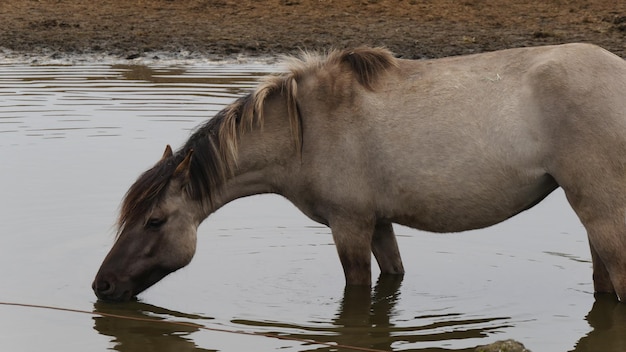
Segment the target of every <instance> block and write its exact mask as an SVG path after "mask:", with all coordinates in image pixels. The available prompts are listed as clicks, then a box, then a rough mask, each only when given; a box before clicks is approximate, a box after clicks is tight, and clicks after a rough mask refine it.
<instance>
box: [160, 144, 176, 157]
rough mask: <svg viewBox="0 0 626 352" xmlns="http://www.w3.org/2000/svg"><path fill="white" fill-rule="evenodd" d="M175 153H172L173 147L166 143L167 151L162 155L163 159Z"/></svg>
mask: <svg viewBox="0 0 626 352" xmlns="http://www.w3.org/2000/svg"><path fill="white" fill-rule="evenodd" d="M172 155H174V153H172V147H170V145H169V144H168V145H166V146H165V151H164V152H163V156H162V157H161V161H163V160H165V159H167V158H169V157H170V156H172Z"/></svg>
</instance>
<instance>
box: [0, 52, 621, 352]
mask: <svg viewBox="0 0 626 352" xmlns="http://www.w3.org/2000/svg"><path fill="white" fill-rule="evenodd" d="M275 70H277V67H275V66H270V65H263V64H244V65H241V64H215V63H199V62H198V63H189V62H187V63H184V64H176V63H172V64H167V65H161V66H157V65H151V66H128V65H112V64H99V65H85V64H82V65H69V66H58V65H57V66H54V65H48V66H44V65H41V66H34V65H22V64H18V63H14V64H6V65H0V165H1V166H0V167H1V168H2V169H1V170H2V172H1V173H0V192H1V193H0V194H1V195H2V198H1V201H0V211H1V214H2V215H1V216H2V217H1V220H2V221H0V279H1V283H0V301H5V302H7V301H10V302H21V303H31V304H45V305H54V306H62V307H68V308H75V309H81V310H87V311H93V312H103V313H115V314H120V315H125V316H134V317H145V318H152V319H154V320H159V321H167V322H186V323H194V324H196V325H197V326H196V327H192V326H181V325H174V324H164V323H162V322H146V321H132V320H124V319H119V318H111V317H100V316H90V315H84V314H78V313H68V312H59V311H51V310H39V309H32V308H23V307H12V306H2V305H0V350H1V351H49V350H53V351H60V350H63V351H104V350H117V351H129V352H130V351H133V352H138V351H192V350H199V351H271V350H281V351H348V349H345V348H335V347H328V346H323V345H318V344H306V343H303V342H297V341H289V340H278V339H273V338H268V337H264V336H250V335H241V334H231V333H226V332H212V331H207V330H205V329H204V328H203V327H207V328H219V329H226V330H237V331H243V332H249V333H257V334H261V333H271V334H275V335H280V336H284V337H291V338H300V339H308V340H315V341H320V342H334V343H339V344H343V345H352V346H360V347H368V348H373V349H378V350H387V351H391V350H393V351H403V350H411V351H458V350H470V349H471V348H473V347H475V346H477V345H480V344H487V343H490V342H493V341H495V340H500V339H508V338H513V339H516V340H518V341H521V342H523V343H524V344H525V345H526V347H528V348H530V349H531V350H533V351H535V352H539V351H606V352H612V351H615V352H617V351H624V350H625V347H624V346H626V334H625V333H624V331H626V305H617V304H616V303H615V301H614V300H612V299H607V298H602V299H599V300H597V301H596V300H594V296H593V294H592V283H591V264H590V259H589V250H588V247H587V240H586V236H585V232H584V229H583V228H582V226H581V225H580V222H579V221H578V220H577V218H576V217H575V215H574V214H573V212H572V211H571V210H570V208H569V206H568V205H567V202H566V201H565V199H564V196H563V194H562V192H560V191H557V192H555V193H554V194H553V195H551V196H550V197H548V198H547V199H546V200H545V201H544V202H543V203H541V204H540V205H539V206H537V207H535V208H533V209H531V210H530V211H528V212H525V213H524V214H521V215H520V216H518V217H516V218H513V219H511V220H509V221H507V222H505V223H503V224H501V225H498V226H494V227H491V228H488V229H485V230H481V231H472V232H468V233H462V234H446V235H442V234H430V233H425V232H420V231H416V230H412V229H408V228H403V227H397V229H396V230H397V233H398V234H399V243H400V247H401V251H402V254H403V258H404V262H405V267H406V269H407V275H406V276H405V278H404V280H403V281H402V282H379V283H378V284H377V285H376V287H374V288H373V289H372V290H371V291H370V290H365V291H364V290H358V289H351V290H344V281H343V274H342V271H341V267H340V264H339V260H338V258H337V255H336V253H335V248H334V246H333V244H332V238H331V235H330V232H329V230H328V229H327V228H326V227H324V226H321V225H318V224H316V223H314V222H312V221H310V220H309V219H307V218H306V217H304V216H303V215H302V214H300V213H299V212H298V211H297V210H296V209H295V208H294V207H293V206H291V205H290V204H289V203H288V202H287V201H285V200H283V199H281V198H279V197H277V196H269V195H268V196H257V197H251V198H246V199H242V200H238V201H236V202H233V203H232V204H229V205H227V206H226V207H224V208H223V209H221V210H220V211H218V212H217V213H216V214H214V215H212V216H211V217H210V218H209V219H208V220H207V221H205V223H204V224H203V225H202V226H201V227H200V230H199V243H198V252H197V254H196V257H195V258H194V260H193V262H192V263H191V265H190V266H189V267H187V268H185V269H183V270H181V271H179V272H177V273H174V274H173V275H171V276H170V277H168V278H166V279H165V280H164V281H162V282H161V283H159V284H157V285H156V286H155V287H153V288H151V289H150V290H148V291H147V292H146V293H144V294H142V295H141V296H140V297H139V301H138V302H132V303H128V304H104V303H98V302H96V299H95V296H94V295H93V293H92V292H91V289H90V284H91V281H92V279H93V276H94V274H95V272H96V270H97V268H98V266H99V265H100V262H101V260H102V259H103V257H104V255H105V254H106V252H107V251H108V249H109V248H110V246H111V244H112V242H113V227H112V225H113V223H114V220H115V216H116V210H117V206H118V202H119V200H120V199H121V197H122V195H123V194H124V192H125V191H126V189H127V187H128V186H129V185H130V183H131V182H132V181H133V180H134V179H135V178H136V177H137V176H138V174H139V173H140V172H142V171H143V170H145V169H146V168H147V167H149V166H150V165H151V164H152V163H153V162H154V161H156V160H157V159H158V158H159V157H160V155H161V152H162V150H163V148H164V146H165V145H166V144H168V143H169V144H172V145H174V146H176V145H180V144H181V143H182V142H183V141H184V140H185V139H186V138H187V136H188V135H189V131H190V130H191V129H192V128H193V127H194V126H196V125H197V124H199V123H200V122H202V121H204V120H205V119H207V118H209V117H211V116H212V115H213V114H214V113H215V112H216V111H218V110H219V109H221V108H222V107H223V106H224V105H225V104H228V103H229V102H230V101H232V100H233V99H234V98H235V97H237V96H240V95H241V94H243V93H244V92H245V91H246V90H248V89H250V88H251V87H254V86H255V84H256V83H255V82H256V81H257V80H258V78H259V77H260V76H262V75H264V74H266V73H268V72H272V71H275ZM376 274H377V273H376ZM594 302H595V304H594Z"/></svg>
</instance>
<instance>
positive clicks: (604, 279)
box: [589, 241, 615, 293]
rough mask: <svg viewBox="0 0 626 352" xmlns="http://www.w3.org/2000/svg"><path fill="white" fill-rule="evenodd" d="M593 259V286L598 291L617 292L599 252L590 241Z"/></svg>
mask: <svg viewBox="0 0 626 352" xmlns="http://www.w3.org/2000/svg"><path fill="white" fill-rule="evenodd" d="M589 248H590V249H591V261H592V262H593V288H594V291H595V292H597V293H615V288H614V287H613V283H612V282H611V277H610V275H609V272H608V270H606V266H605V265H604V262H603V261H602V259H601V258H600V255H598V252H597V251H596V249H595V248H594V247H593V244H591V241H589Z"/></svg>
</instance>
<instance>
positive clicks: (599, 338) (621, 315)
mask: <svg viewBox="0 0 626 352" xmlns="http://www.w3.org/2000/svg"><path fill="white" fill-rule="evenodd" d="M587 322H588V323H589V325H590V326H591V327H592V328H593V330H592V331H591V332H590V333H589V334H587V336H585V337H583V338H581V339H580V340H579V341H578V343H577V344H576V348H575V349H574V350H573V352H622V351H626V304H624V303H619V302H618V301H617V299H616V298H615V296H614V295H612V294H611V295H600V294H598V295H596V301H595V302H594V304H593V307H592V308H591V311H590V312H589V314H587Z"/></svg>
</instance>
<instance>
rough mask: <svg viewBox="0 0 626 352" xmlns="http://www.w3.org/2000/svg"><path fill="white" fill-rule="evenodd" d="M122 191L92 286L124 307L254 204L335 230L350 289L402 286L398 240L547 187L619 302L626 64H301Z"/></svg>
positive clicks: (372, 52) (622, 290)
mask: <svg viewBox="0 0 626 352" xmlns="http://www.w3.org/2000/svg"><path fill="white" fill-rule="evenodd" d="M288 67H289V71H288V72H287V73H284V74H280V75H275V76H270V77H269V78H267V79H266V80H265V81H264V82H263V83H261V84H260V86H259V87H258V88H257V89H256V90H255V91H254V92H253V93H251V94H249V95H247V96H245V97H243V98H240V99H239V100H237V101H235V102H234V103H232V104H231V105H229V106H228V107H226V108H225V109H224V110H222V111H221V112H219V113H218V114H217V116H215V117H214V118H213V119H210V120H209V121H208V122H207V123H206V124H205V125H203V126H201V127H199V129H198V130H197V131H196V132H195V133H194V134H193V135H192V136H191V137H190V139H189V140H188V141H187V142H186V144H185V145H184V146H183V147H182V148H181V149H179V150H178V151H177V152H176V153H173V152H172V149H171V148H170V147H169V146H168V147H167V148H166V150H165V153H164V154H163V157H162V159H161V160H160V161H159V162H157V164H156V165H155V166H154V167H153V168H151V169H150V170H148V171H146V172H145V173H144V174H142V175H141V176H140V177H139V179H138V180H137V181H136V182H135V183H134V184H133V185H132V187H131V188H130V189H129V191H128V193H127V195H126V197H125V199H124V201H123V204H122V208H121V214H120V218H119V232H118V238H117V241H116V243H115V245H114V246H113V248H112V249H111V251H110V253H109V254H108V255H107V257H106V258H105V259H104V262H103V263H102V266H101V268H100V270H99V272H98V274H97V276H96V278H95V280H94V283H93V289H94V291H95V293H96V295H97V296H98V297H99V298H101V299H104V300H113V301H118V300H119V301H123V300H128V299H130V298H131V297H133V296H135V295H137V294H138V293H140V292H142V291H143V290H145V289H146V288H148V287H150V286H151V285H153V284H154V283H156V282H157V281H159V280H160V279H161V278H163V277H164V276H165V275H167V274H169V273H171V272H173V271H175V270H177V269H179V268H181V267H183V266H185V265H187V264H188V263H189V261H190V260H191V258H192V256H193V255H194V252H195V246H196V229H197V227H198V225H199V224H200V223H201V222H202V221H203V220H204V219H205V218H207V217H208V216H209V215H210V214H211V213H213V212H214V211H215V210H217V209H218V208H220V207H221V206H223V205H224V204H226V203H228V202H230V201H232V200H235V199H237V198H240V197H245V196H249V195H253V194H259V193H277V194H280V195H282V196H284V197H285V198H287V199H289V200H290V201H291V202H292V203H293V204H295V205H296V206H297V207H298V208H299V209H300V210H301V211H302V212H304V213H305V214H306V215H308V216H309V217H310V218H311V219H313V220H315V221H318V222H320V223H322V224H325V225H328V226H329V227H330V228H331V231H332V235H333V238H334V241H335V245H336V247H337V251H338V253H339V258H340V259H341V264H342V265H343V270H344V273H345V277H346V282H347V284H348V285H370V283H371V272H370V270H371V263H370V261H371V253H373V254H374V256H375V258H376V260H377V261H378V265H379V266H380V269H381V272H382V274H398V275H401V274H403V273H404V268H403V266H402V261H401V259H400V253H399V251H398V246H397V243H396V239H395V236H394V233H393V229H392V223H399V224H403V225H407V226H411V227H414V228H417V229H422V230H427V231H435V232H452V231H464V230H470V229H477V228H482V227H486V226H490V225H493V224H496V223H498V222H501V221H503V220H506V219H507V218H509V217H511V216H513V215H515V214H517V213H519V212H521V211H523V210H526V209H528V208H530V207H532V206H533V205H535V204H537V203H538V202H539V201H541V200H542V199H543V198H544V197H546V196H547V195H548V194H549V193H550V192H552V191H553V190H554V189H556V188H557V187H562V188H563V190H564V191H565V194H566V195H567V199H568V200H569V203H570V204H571V206H572V207H573V208H574V210H575V211H576V213H577V214H578V216H579V218H580V220H581V221H582V223H583V224H584V226H585V228H586V229H587V232H588V237H589V243H590V247H591V256H592V259H593V279H594V284H595V290H596V291H597V292H615V293H617V295H618V297H619V298H621V299H622V300H624V299H626V223H625V217H626V62H625V61H624V60H622V59H621V58H619V57H617V56H615V55H613V54H611V53H609V52H607V51H605V50H603V49H601V48H599V47H596V46H593V45H588V44H569V45H562V46H547V47H538V48H524V49H512V50H504V51H498V52H493V53H486V54H479V55H472V56H463V57H453V58H446V59H440V60H432V61H409V60H399V59H395V58H394V57H393V56H392V55H391V53H389V52H388V51H386V50H384V49H371V48H359V49H356V50H353V51H334V52H331V53H330V54H329V55H326V56H318V55H312V54H303V56H302V58H300V59H290V60H289V62H288Z"/></svg>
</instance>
